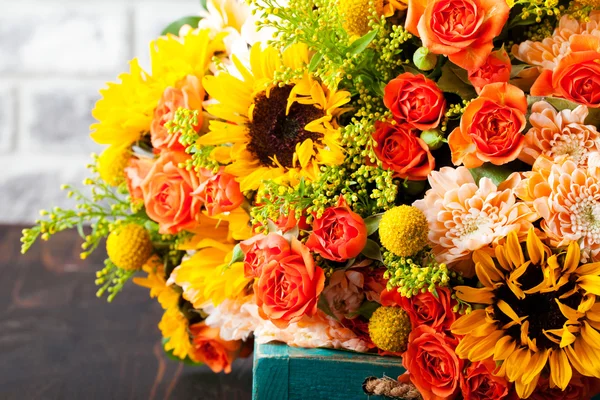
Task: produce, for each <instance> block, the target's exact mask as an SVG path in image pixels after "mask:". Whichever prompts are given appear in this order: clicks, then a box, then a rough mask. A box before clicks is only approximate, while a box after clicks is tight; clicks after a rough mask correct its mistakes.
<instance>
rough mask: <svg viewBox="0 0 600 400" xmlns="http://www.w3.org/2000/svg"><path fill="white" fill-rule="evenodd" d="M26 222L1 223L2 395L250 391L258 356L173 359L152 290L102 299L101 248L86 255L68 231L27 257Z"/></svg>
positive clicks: (232, 395) (212, 395) (211, 395)
mask: <svg viewBox="0 0 600 400" xmlns="http://www.w3.org/2000/svg"><path fill="white" fill-rule="evenodd" d="M21 229H22V227H19V226H6V225H4V226H3V225H0V274H1V275H0V276H1V278H0V287H1V290H0V312H1V316H0V399H2V400H8V399H19V400H30V399H61V400H62V399H65V400H66V399H77V400H91V399H102V400H105V399H116V400H119V399H135V400H137V399H151V400H155V399H156V400H158V399H202V400H211V399H250V398H251V386H252V360H251V358H249V359H244V360H238V361H236V363H235V365H234V367H233V371H232V373H231V374H229V375H225V374H213V373H212V372H211V371H210V370H209V369H208V368H207V367H204V366H200V367H190V366H184V365H183V364H180V363H177V362H174V361H171V360H170V359H168V358H167V357H165V355H164V353H163V351H162V349H161V345H160V332H159V330H158V327H157V324H158V321H159V320H160V317H161V315H162V310H161V308H160V305H159V304H158V303H157V302H156V301H155V300H153V299H150V298H149V295H148V291H147V290H146V289H144V288H140V287H137V286H135V285H133V284H130V285H129V286H128V287H126V288H125V290H124V291H123V292H122V293H120V295H118V296H117V298H116V299H115V300H114V301H113V303H112V304H107V303H106V301H105V300H103V299H98V298H96V295H95V293H96V287H95V285H94V279H95V271H96V270H97V269H98V268H99V266H101V265H102V260H103V258H104V254H102V253H103V251H102V250H99V251H98V253H97V254H96V255H95V256H93V257H90V258H89V259H88V260H86V261H81V260H80V259H79V246H80V244H81V241H80V240H79V237H78V235H77V233H76V232H74V231H70V232H64V233H61V234H59V235H57V236H56V237H54V238H53V239H52V240H51V241H50V242H42V243H38V244H36V245H35V246H34V247H33V248H32V249H31V250H30V251H29V253H27V254H26V255H24V256H22V255H21V254H20V252H19V250H20V243H19V237H20V234H21Z"/></svg>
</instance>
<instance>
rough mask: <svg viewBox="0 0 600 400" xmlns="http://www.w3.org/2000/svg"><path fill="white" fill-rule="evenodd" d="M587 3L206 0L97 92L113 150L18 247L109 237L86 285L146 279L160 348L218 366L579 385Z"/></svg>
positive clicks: (497, 390)
mask: <svg viewBox="0 0 600 400" xmlns="http://www.w3.org/2000/svg"><path fill="white" fill-rule="evenodd" d="M595 9H600V3H599V2H598V1H597V0H576V1H570V2H569V1H566V0H408V2H406V0H288V1H284V0H250V1H249V3H248V4H246V3H242V2H240V1H239V0H208V1H207V4H206V9H205V10H204V11H202V13H201V17H198V18H193V19H191V21H192V22H191V23H192V24H193V26H190V25H186V26H183V27H181V29H176V30H175V33H168V34H166V35H164V36H161V37H160V38H158V39H157V40H156V41H154V42H152V43H151V46H150V55H151V70H150V71H149V72H147V71H144V70H143V69H142V68H141V67H140V65H139V64H138V62H137V61H136V60H135V59H134V60H132V61H131V64H130V70H129V72H126V73H123V74H122V75H120V76H119V82H117V83H109V84H108V87H107V88H105V89H103V90H102V91H101V94H102V98H101V99H100V100H99V101H98V103H97V104H96V106H95V108H94V111H93V115H94V117H95V118H96V119H97V121H98V122H97V123H95V124H94V125H92V127H91V130H92V134H91V136H92V139H94V140H95V141H96V142H97V143H99V144H102V145H107V146H108V147H106V148H105V149H104V151H103V152H102V153H101V154H100V156H94V161H93V163H91V165H90V166H89V168H90V171H91V173H92V177H90V178H89V179H87V180H86V181H85V182H84V183H85V185H87V186H88V188H87V189H86V190H77V189H75V188H72V187H65V189H66V190H67V191H68V195H69V196H72V197H74V198H75V199H76V200H77V206H76V208H75V209H73V210H65V209H60V208H54V209H53V210H52V211H43V212H42V215H43V216H45V218H42V219H40V220H39V221H37V223H36V225H35V226H34V227H32V228H31V229H26V230H25V231H24V234H23V251H26V250H27V249H28V248H29V247H30V246H31V244H32V243H33V242H34V241H35V240H36V239H37V238H38V237H41V238H42V239H44V240H46V239H48V238H49V237H50V236H51V235H52V234H54V233H56V232H58V231H61V230H64V229H69V228H74V227H76V228H77V229H78V230H79V232H80V234H81V236H82V237H83V238H84V243H83V253H82V257H86V256H87V255H88V254H90V252H92V251H94V250H95V249H96V248H97V247H98V246H100V245H101V244H102V243H104V241H103V239H104V238H105V237H106V238H107V239H106V242H105V243H106V250H107V253H108V258H107V259H106V262H105V266H104V268H103V269H102V270H100V271H99V272H98V274H97V281H96V284H97V285H99V286H100V288H99V291H98V296H102V295H105V294H107V295H108V300H109V301H111V300H112V299H113V298H114V297H115V296H116V295H117V294H118V292H119V291H120V290H121V289H122V288H123V286H124V285H125V283H126V282H128V281H129V280H130V279H131V280H133V282H134V283H135V284H137V285H141V286H144V287H147V288H148V289H150V296H152V297H155V298H157V299H158V301H159V303H160V305H161V306H162V307H163V308H164V315H163V317H162V319H161V321H160V323H159V324H158V327H159V329H160V331H161V332H162V335H163V337H164V348H165V351H167V352H168V353H170V354H171V355H172V356H173V357H175V358H177V359H181V360H185V361H188V362H192V363H205V364H207V365H208V366H209V367H210V368H211V369H212V370H213V371H215V372H219V371H225V372H229V371H230V370H231V363H232V361H233V360H234V359H235V358H236V357H238V356H243V355H245V354H248V353H249V351H248V350H249V348H250V346H251V344H252V340H254V341H257V342H259V343H265V342H270V341H280V342H284V343H287V344H288V345H290V346H299V347H307V348H311V347H328V348H336V349H345V350H351V351H355V352H372V353H379V354H381V355H388V356H396V357H402V361H403V365H404V366H405V367H406V369H407V371H408V372H407V374H405V375H403V376H401V377H399V381H398V382H397V383H398V384H400V385H406V387H409V388H412V389H414V391H415V392H418V393H419V396H421V397H422V398H423V399H455V398H464V399H516V398H523V399H524V398H530V399H559V398H560V399H567V398H568V399H585V398H590V397H591V396H592V395H593V394H595V393H596V388H597V387H598V382H599V381H598V379H600V301H599V300H598V299H597V297H596V296H600V133H599V131H598V126H599V124H600V111H599V110H600V11H596V10H595ZM186 21H188V22H189V21H190V19H187V20H186ZM179 25H180V24H179ZM179 25H177V24H175V25H174V26H176V27H177V28H178V27H179ZM196 25H197V26H196Z"/></svg>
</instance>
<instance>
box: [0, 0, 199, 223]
mask: <svg viewBox="0 0 600 400" xmlns="http://www.w3.org/2000/svg"><path fill="white" fill-rule="evenodd" d="M199 4H200V2H199V0H85V1H82V0H20V1H18V2H16V1H13V0H0V223H21V222H22V223H30V222H32V221H33V220H34V219H35V218H36V217H37V215H38V210H39V209H40V208H50V207H52V206H54V205H59V206H63V207H64V206H69V205H71V204H72V203H71V202H70V200H68V199H66V198H65V197H64V193H63V192H61V191H60V189H59V186H60V184H61V183H71V184H75V183H80V182H81V181H82V180H83V178H84V176H85V173H86V171H85V165H86V164H87V163H88V160H89V159H88V154H89V153H90V152H92V151H95V152H100V150H101V148H100V147H99V146H97V145H95V144H94V143H93V142H92V140H91V139H90V138H89V125H90V124H91V123H92V122H93V119H92V117H91V110H92V107H93V105H94V103H95V102H96V100H98V98H99V95H98V90H99V89H100V88H102V87H103V86H104V82H106V81H113V80H115V78H116V76H117V75H118V74H119V72H121V71H124V70H126V69H127V61H128V60H129V59H131V58H133V57H138V58H139V59H140V60H141V62H142V64H143V65H144V66H145V67H146V66H147V65H148V54H147V48H148V43H149V41H150V40H152V39H153V38H155V37H156V36H158V35H159V34H160V31H161V30H162V29H163V28H164V27H165V26H166V25H167V24H168V23H170V22H171V21H173V20H175V19H178V18H179V17H182V16H186V15H195V14H197V13H198V11H199V7H200V5H199Z"/></svg>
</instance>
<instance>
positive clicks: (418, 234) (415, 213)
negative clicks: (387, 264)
mask: <svg viewBox="0 0 600 400" xmlns="http://www.w3.org/2000/svg"><path fill="white" fill-rule="evenodd" d="M428 231H429V229H428V227H427V219H426V218H425V214H423V212H422V211H421V210H419V209H418V208H416V207H413V206H399V207H394V208H392V209H390V210H388V211H386V212H385V213H384V214H383V217H382V218H381V222H379V239H380V240H381V244H382V245H383V247H385V248H386V249H388V250H389V251H391V252H392V253H394V254H395V255H397V256H400V257H409V256H412V255H414V254H416V253H417V252H419V250H421V249H423V247H425V245H426V244H427V234H428Z"/></svg>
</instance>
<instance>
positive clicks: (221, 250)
mask: <svg viewBox="0 0 600 400" xmlns="http://www.w3.org/2000/svg"><path fill="white" fill-rule="evenodd" d="M198 248H199V250H198V251H196V253H194V254H193V255H192V256H191V257H189V258H188V259H186V260H184V261H183V262H182V263H181V265H179V266H178V267H177V268H175V269H174V270H173V272H172V273H171V276H170V278H169V281H168V283H175V284H177V285H178V286H180V287H181V288H182V289H183V298H184V299H186V300H187V301H189V302H190V303H192V305H193V306H194V308H202V307H203V306H204V305H206V304H207V303H209V302H211V303H212V304H213V305H215V306H216V305H219V304H220V303H221V302H223V301H224V300H225V299H235V298H238V297H240V296H243V295H244V294H245V293H244V292H245V289H246V287H247V286H248V284H249V283H250V282H251V280H250V279H247V278H245V277H244V263H243V262H234V263H232V264H231V265H229V263H230V261H231V259H232V256H233V248H234V246H233V245H232V244H225V243H220V242H217V241H215V240H212V239H204V240H202V241H201V242H200V243H199V244H198Z"/></svg>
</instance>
